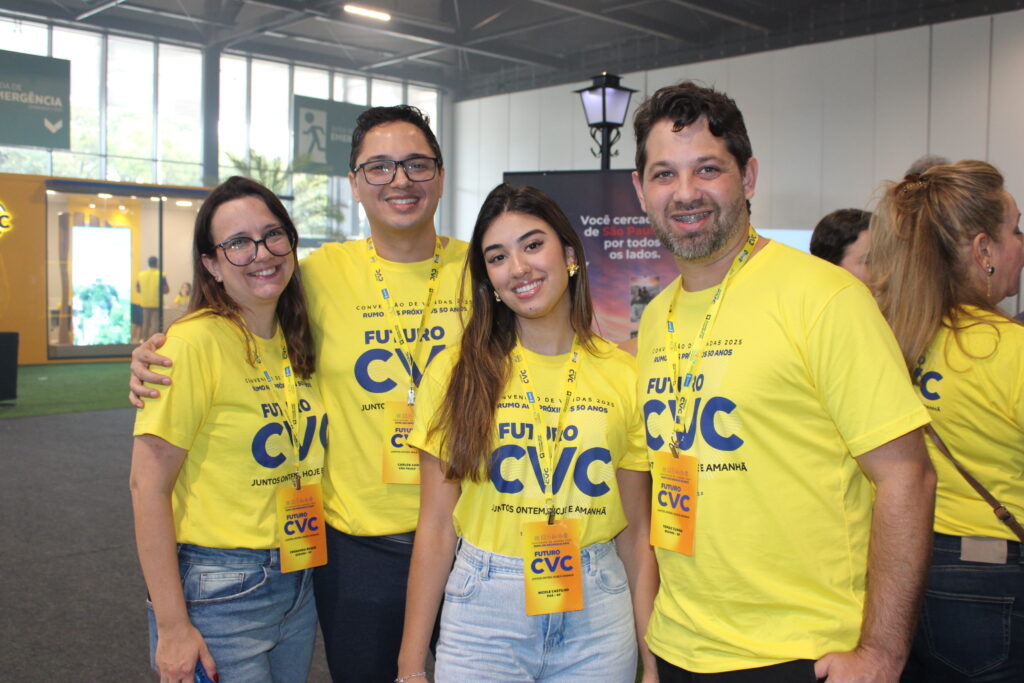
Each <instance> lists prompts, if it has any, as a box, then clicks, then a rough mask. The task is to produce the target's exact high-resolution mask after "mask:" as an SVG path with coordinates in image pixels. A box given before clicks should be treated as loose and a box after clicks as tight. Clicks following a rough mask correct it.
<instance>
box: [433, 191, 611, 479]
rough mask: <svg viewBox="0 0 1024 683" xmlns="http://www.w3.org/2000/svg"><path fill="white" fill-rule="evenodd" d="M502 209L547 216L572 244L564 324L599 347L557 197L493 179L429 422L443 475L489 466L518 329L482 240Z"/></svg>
mask: <svg viewBox="0 0 1024 683" xmlns="http://www.w3.org/2000/svg"><path fill="white" fill-rule="evenodd" d="M506 213H521V214H525V215H527V216H533V217H534V218H538V219H540V220H542V221H544V222H545V223H547V224H548V225H549V226H550V227H551V229H552V230H554V231H555V234H556V235H558V239H559V241H561V243H562V248H563V251H564V250H565V249H566V248H567V247H572V249H573V251H574V252H575V255H576V263H577V265H578V266H579V271H578V272H577V274H576V276H575V277H571V278H569V324H570V325H572V329H573V331H574V332H575V333H576V336H577V337H578V338H579V340H580V343H581V344H582V345H583V348H584V349H586V350H587V351H588V352H589V353H596V351H597V348H596V346H595V345H594V333H593V331H592V330H591V325H592V324H593V321H594V309H593V305H592V304H591V301H590V285H589V281H588V279H587V260H586V257H585V255H584V252H583V242H582V241H581V240H580V237H579V235H578V234H576V231H575V230H573V228H572V225H571V224H570V223H569V219H568V218H567V217H566V215H565V212H563V211H562V209H561V208H560V207H559V206H558V204H557V203H556V202H555V200H553V199H552V198H551V197H549V196H548V195H546V194H544V193H543V192H541V191H540V190H538V189H537V188H535V187H529V186H518V187H517V186H513V185H507V184H504V183H503V184H501V185H498V186H497V187H496V188H494V189H493V190H491V193H490V194H488V195H487V199H485V200H484V203H483V206H481V207H480V213H479V215H478V216H477V219H476V225H475V226H474V227H473V237H472V239H471V240H470V242H469V253H468V254H467V256H466V265H465V266H464V268H463V271H462V288H461V291H466V286H467V279H468V283H469V289H470V291H471V292H472V299H473V306H472V309H471V313H470V316H469V321H468V322H467V323H466V326H465V330H464V331H463V333H462V343H461V346H460V347H459V357H458V359H457V360H456V361H455V366H454V367H453V368H452V372H451V377H450V379H449V383H448V389H447V392H446V393H445V397H444V400H443V402H442V403H441V406H440V408H439V409H438V411H437V413H436V414H435V415H434V419H433V420H432V422H431V425H430V434H431V435H433V434H435V433H440V435H441V439H440V452H441V453H444V454H446V458H445V459H446V461H447V467H446V470H445V476H446V477H447V478H449V479H455V480H460V481H461V480H463V479H468V480H469V481H481V480H482V479H483V477H484V473H487V474H490V467H491V463H490V459H489V458H488V456H489V451H490V444H491V439H492V436H493V433H494V412H495V410H496V409H497V407H498V401H499V399H500V398H501V395H502V393H504V391H505V385H506V384H507V383H508V380H509V376H510V370H511V367H512V363H511V358H510V354H511V353H512V349H513V348H514V347H515V344H516V339H517V338H518V335H519V331H518V323H517V321H516V315H515V313H513V312H512V310H511V309H510V308H509V307H508V306H506V305H505V304H503V303H500V302H498V301H496V300H495V299H494V288H493V287H492V286H491V282H490V279H489V278H488V277H487V262H486V261H485V260H484V244H483V240H484V233H486V232H487V229H488V228H489V227H490V226H491V223H493V222H494V221H495V219H497V218H498V217H499V216H501V215H503V214H506ZM439 455H440V453H439Z"/></svg>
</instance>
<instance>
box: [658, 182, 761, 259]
mask: <svg viewBox="0 0 1024 683" xmlns="http://www.w3.org/2000/svg"><path fill="white" fill-rule="evenodd" d="M745 207H746V199H745V198H744V197H742V196H741V197H740V198H739V199H737V200H736V201H734V202H731V203H730V204H727V205H725V206H724V207H723V206H721V205H719V204H717V203H715V202H713V201H711V200H709V199H704V200H702V201H701V202H700V203H699V204H695V205H692V206H686V205H682V204H674V205H671V206H669V207H667V208H666V210H665V212H664V213H663V214H658V215H654V216H648V219H649V220H650V222H651V227H653V228H654V233H655V234H656V235H657V236H658V239H660V240H661V243H662V244H663V245H664V246H665V248H666V249H668V250H669V251H671V252H672V254H673V255H674V256H675V257H676V258H678V259H682V260H683V261H696V262H701V261H707V260H711V258H712V257H713V256H715V255H716V254H718V253H719V252H721V251H722V249H724V248H725V247H726V246H727V245H728V244H729V243H730V242H731V241H732V239H733V238H734V237H736V235H737V234H738V233H740V232H743V231H744V230H746V228H747V224H748V223H749V218H748V217H747V215H746V213H745V212H744V208H745ZM696 210H704V211H710V212H711V213H712V216H711V218H712V220H711V221H709V223H708V225H706V226H705V227H704V229H703V230H700V231H698V232H690V233H688V232H682V231H681V230H679V229H678V227H677V224H676V221H674V220H672V217H671V216H672V214H673V213H675V212H681V211H696Z"/></svg>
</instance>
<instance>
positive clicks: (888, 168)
mask: <svg viewBox="0 0 1024 683" xmlns="http://www.w3.org/2000/svg"><path fill="white" fill-rule="evenodd" d="M1021 74H1024V11H1016V12H1009V13H1002V14H996V15H991V16H985V17H976V18H973V19H967V20H963V21H956V22H949V23H944V24H935V25H932V26H922V27H918V28H914V29H909V30H904V31H897V32H892V33H882V34H878V35H873V36H864V37H858V38H851V39H847V40H838V41H833V42H829V43H819V44H814V45H804V46H801V47H795V48H789V49H785V50H776V51H773V52H763V53H758V54H753V55H745V56H741V57H731V58H728V59H722V60H716V61H710V62H700V63H697V64H687V65H682V66H676V67H669V68H665V69H657V70H651V71H645V72H638V73H631V74H624V75H623V78H622V83H623V85H626V86H628V87H631V88H635V89H637V90H638V91H639V92H637V93H636V94H635V95H634V96H633V103H632V106H631V109H630V113H629V118H628V119H627V122H628V121H630V120H631V118H632V112H633V109H634V108H635V106H636V105H637V104H638V103H639V102H640V101H642V100H643V99H644V98H645V97H646V96H648V95H649V94H651V93H653V92H654V91H655V90H657V89H658V88H659V87H661V86H663V85H667V84H670V83H674V82H677V81H679V80H682V79H684V78H692V79H697V80H701V81H703V82H705V83H706V84H708V85H713V86H715V87H716V88H718V89H720V90H724V91H725V92H726V93H728V94H729V95H730V96H732V97H733V98H734V99H735V100H736V102H737V104H738V105H739V107H740V109H741V110H742V111H743V114H744V118H745V119H746V123H747V129H748V132H749V134H750V138H751V142H752V144H753V148H754V155H755V156H756V157H757V158H758V159H759V160H760V164H761V166H760V168H761V171H760V177H759V179H758V186H757V194H756V196H755V198H754V201H753V214H754V215H753V222H754V225H755V227H758V228H763V229H807V230H810V229H812V228H813V227H814V225H815V224H816V223H817V221H818V219H819V218H821V217H822V216H823V215H825V214H826V213H828V212H830V211H832V210H834V209H838V208H843V207H859V208H870V207H871V206H872V205H873V203H874V197H875V195H876V191H877V188H878V186H879V185H880V184H881V183H882V182H883V181H884V180H893V179H898V178H900V177H902V175H903V171H904V170H906V168H907V166H908V165H909V164H910V163H911V162H912V161H914V160H915V159H916V158H918V157H919V156H921V155H923V154H940V155H943V156H947V157H949V158H951V159H953V160H958V159H964V158H974V159H985V160H988V161H991V162H992V163H993V164H995V165H996V166H997V167H998V168H999V169H1000V170H1001V171H1002V172H1003V174H1004V175H1005V176H1006V180H1007V186H1008V189H1009V190H1010V192H1012V193H1013V194H1014V195H1015V196H1017V197H1018V199H1019V200H1021V201H1024V130H1022V129H1024V116H1022V114H1021V112H1024V90H1022V89H1021V87H1020V85H1021V82H1020V76H1021ZM588 84H589V82H581V83H572V84H567V85H561V86H557V87H553V88H543V89H540V90H530V91H526V92H519V93H513V94H510V95H498V96H494V97H487V98H483V99H478V100H466V101H463V102H459V103H457V104H456V105H455V116H454V119H455V121H454V124H455V125H454V133H455V140H454V149H455V155H454V163H452V164H450V165H449V169H448V173H449V175H448V188H449V191H452V190H454V195H455V205H454V207H453V209H454V210H453V212H452V213H453V214H454V215H453V216H452V221H453V223H452V224H451V225H448V226H445V227H446V229H445V230H444V231H445V232H448V233H452V234H455V235H456V236H458V237H462V238H463V239H468V237H469V234H470V232H471V231H472V228H473V222H474V220H475V217H476V213H477V209H478V208H479V206H480V203H481V202H482V201H483V199H484V197H485V196H486V195H487V193H488V192H489V191H490V190H491V188H493V187H494V186H495V185H496V184H498V183H500V182H501V178H502V173H503V172H504V171H541V170H542V171H548V170H577V169H596V168H598V167H599V163H598V160H597V159H596V158H595V157H593V156H592V155H591V153H590V149H591V148H592V147H594V145H593V143H592V141H591V140H590V136H589V132H588V129H587V126H586V121H585V119H584V116H583V108H582V106H581V105H580V102H579V96H578V95H576V94H574V93H573V92H572V91H573V90H574V89H577V88H582V87H584V86H586V85H588ZM622 131H623V136H622V139H621V141H620V142H619V144H618V145H616V148H615V149H617V150H618V152H619V155H618V156H617V157H613V158H612V167H613V168H632V167H633V155H634V152H635V149H636V148H635V144H634V142H633V140H632V130H631V127H629V126H628V124H627V126H624V127H623V129H622ZM449 197H450V195H449ZM1007 303H1008V304H1009V303H1010V302H1007ZM1011 306H1012V304H1011ZM1018 308H1019V307H1018Z"/></svg>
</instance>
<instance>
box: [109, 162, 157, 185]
mask: <svg viewBox="0 0 1024 683" xmlns="http://www.w3.org/2000/svg"><path fill="white" fill-rule="evenodd" d="M107 180H116V181H119V182H122V183H152V182H153V162H152V161H151V160H150V159H128V158H124V157H112V156H108V157H107Z"/></svg>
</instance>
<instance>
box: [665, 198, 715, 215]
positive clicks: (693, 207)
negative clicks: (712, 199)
mask: <svg viewBox="0 0 1024 683" xmlns="http://www.w3.org/2000/svg"><path fill="white" fill-rule="evenodd" d="M716 208H718V207H717V206H715V205H714V204H709V203H708V202H707V201H706V200H704V199H698V200H696V201H693V202H690V203H685V202H672V204H670V205H669V206H668V213H674V212H677V211H714V210H715V209H716Z"/></svg>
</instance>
